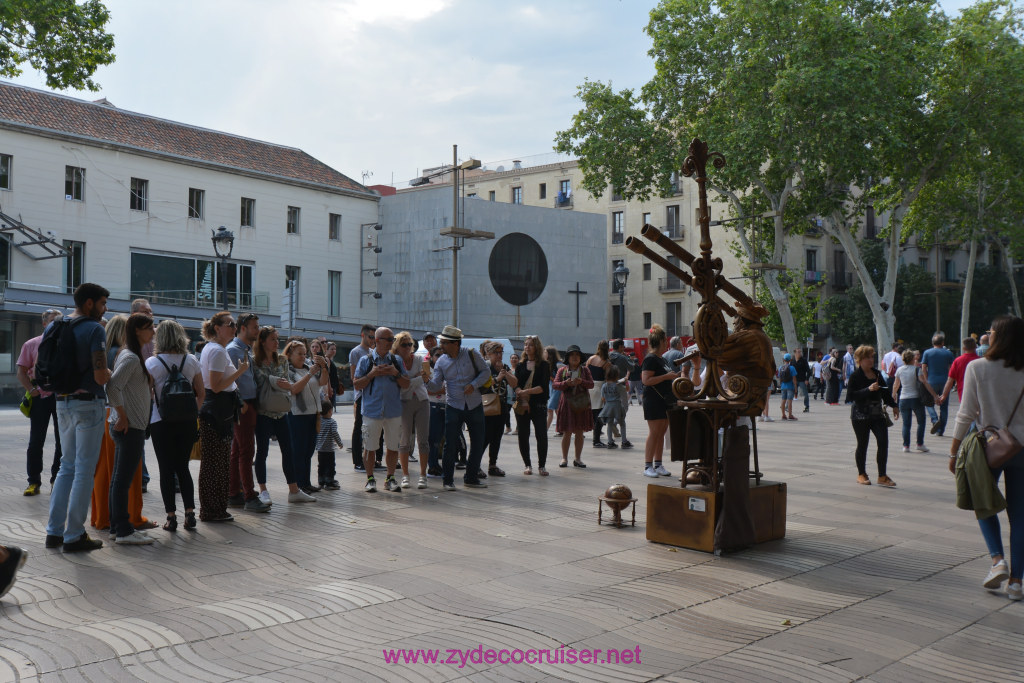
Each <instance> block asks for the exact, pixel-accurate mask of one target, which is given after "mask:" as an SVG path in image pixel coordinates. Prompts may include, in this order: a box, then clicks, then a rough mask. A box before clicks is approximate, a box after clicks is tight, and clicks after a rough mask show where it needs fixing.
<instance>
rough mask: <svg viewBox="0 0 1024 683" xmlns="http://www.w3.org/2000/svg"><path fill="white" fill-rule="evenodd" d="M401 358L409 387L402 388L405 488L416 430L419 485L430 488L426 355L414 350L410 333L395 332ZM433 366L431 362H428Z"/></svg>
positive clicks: (400, 455) (401, 448)
mask: <svg viewBox="0 0 1024 683" xmlns="http://www.w3.org/2000/svg"><path fill="white" fill-rule="evenodd" d="M392 348H394V349H396V350H397V355H398V357H399V358H400V359H401V360H402V362H403V363H404V364H405V371H406V373H408V375H407V376H408V378H409V387H408V388H406V389H402V393H401V397H402V436H401V438H400V439H399V442H398V462H399V464H401V466H402V488H403V489H407V488H409V485H410V482H409V456H410V455H412V434H413V432H414V431H415V432H416V443H417V445H418V446H419V462H420V479H419V483H417V485H416V488H421V489H425V488H427V461H428V460H429V459H430V457H429V456H430V401H429V400H428V398H427V387H426V385H424V383H423V382H424V377H425V375H424V374H423V364H424V356H422V355H420V354H418V353H413V349H415V348H416V342H414V341H413V339H412V335H411V334H409V333H408V332H399V333H398V334H396V335H395V345H394V347H392ZM428 367H429V364H428Z"/></svg>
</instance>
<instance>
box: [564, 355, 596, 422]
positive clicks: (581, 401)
mask: <svg viewBox="0 0 1024 683" xmlns="http://www.w3.org/2000/svg"><path fill="white" fill-rule="evenodd" d="M558 372H559V374H561V373H563V372H564V373H565V374H564V375H562V380H561V381H563V382H564V381H566V375H568V374H570V372H571V371H570V370H569V368H568V367H564V368H562V369H561V370H559V371H558ZM580 376H581V377H582V376H583V366H582V365H581V366H580ZM562 396H564V397H565V400H566V401H567V402H568V403H569V409H570V410H571V411H572V412H574V413H585V412H587V411H589V410H590V409H591V408H590V392H589V391H587V390H586V389H582V388H580V387H578V386H576V387H573V388H572V389H569V390H567V391H563V392H562Z"/></svg>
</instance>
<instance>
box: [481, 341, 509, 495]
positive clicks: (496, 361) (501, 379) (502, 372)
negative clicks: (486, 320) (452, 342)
mask: <svg viewBox="0 0 1024 683" xmlns="http://www.w3.org/2000/svg"><path fill="white" fill-rule="evenodd" d="M504 353H505V347H504V346H502V344H501V343H500V342H494V341H492V342H489V343H488V344H487V369H488V371H490V373H491V383H490V385H489V386H487V385H485V386H484V388H483V389H482V390H481V392H482V394H483V396H484V399H483V400H484V401H485V402H486V401H488V400H493V401H494V403H496V404H497V405H498V411H497V412H496V413H495V412H494V410H495V409H494V408H491V409H490V412H491V414H489V415H488V414H487V413H488V410H487V406H486V405H485V406H484V413H485V414H484V434H485V435H486V446H485V448H486V449H487V474H488V476H491V477H504V476H505V470H503V469H501V468H500V467H498V450H499V449H500V448H501V437H502V433H503V432H502V430H503V428H504V426H505V422H506V418H507V417H508V413H509V412H510V409H509V405H508V402H507V401H506V400H505V397H506V396H507V395H508V392H509V387H511V388H513V389H514V388H515V386H516V377H515V375H514V374H512V369H511V368H509V367H508V366H507V365H505V364H504V363H502V362H501V358H502V356H503V355H504ZM490 394H493V395H494V396H495V398H494V399H488V398H486V397H487V396H488V395H490Z"/></svg>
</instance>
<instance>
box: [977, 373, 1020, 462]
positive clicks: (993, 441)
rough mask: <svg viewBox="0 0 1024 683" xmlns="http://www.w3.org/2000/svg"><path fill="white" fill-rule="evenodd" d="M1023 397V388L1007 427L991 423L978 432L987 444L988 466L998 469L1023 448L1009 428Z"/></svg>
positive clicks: (1008, 419) (985, 444) (986, 458)
mask: <svg viewBox="0 0 1024 683" xmlns="http://www.w3.org/2000/svg"><path fill="white" fill-rule="evenodd" d="M1022 398H1024V389H1021V392H1020V396H1018V397H1017V403H1016V404H1014V406H1013V412H1012V413H1010V417H1009V418H1007V420H1006V427H1003V428H1002V429H999V428H998V427H993V426H991V425H990V426H988V427H985V428H984V429H979V430H978V434H979V435H981V438H982V439H983V441H982V444H983V445H984V446H985V460H987V461H988V466H989V467H991V468H993V469H998V468H1000V467H1002V466H1003V465H1005V464H1006V463H1007V462H1009V460H1010V458H1012V457H1013V456H1015V455H1017V453H1019V452H1020V449H1021V448H1024V446H1021V443H1020V441H1017V438H1016V437H1015V436H1014V435H1013V434H1011V433H1010V430H1009V426H1010V423H1011V422H1013V416H1014V415H1016V414H1017V408H1019V407H1020V400H1021V399H1022Z"/></svg>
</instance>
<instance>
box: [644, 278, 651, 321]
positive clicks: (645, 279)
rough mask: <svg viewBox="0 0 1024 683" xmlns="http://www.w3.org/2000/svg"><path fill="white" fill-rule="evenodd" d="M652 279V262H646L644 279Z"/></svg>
mask: <svg viewBox="0 0 1024 683" xmlns="http://www.w3.org/2000/svg"><path fill="white" fill-rule="evenodd" d="M650 279H651V264H650V263H645V264H644V281H645V282H646V281H647V280H650ZM648 327H649V326H648Z"/></svg>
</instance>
